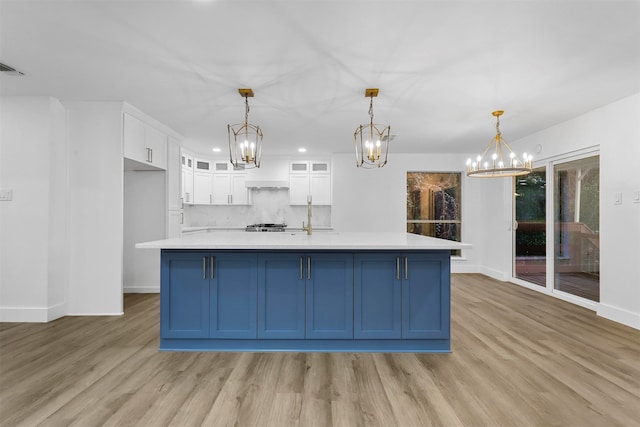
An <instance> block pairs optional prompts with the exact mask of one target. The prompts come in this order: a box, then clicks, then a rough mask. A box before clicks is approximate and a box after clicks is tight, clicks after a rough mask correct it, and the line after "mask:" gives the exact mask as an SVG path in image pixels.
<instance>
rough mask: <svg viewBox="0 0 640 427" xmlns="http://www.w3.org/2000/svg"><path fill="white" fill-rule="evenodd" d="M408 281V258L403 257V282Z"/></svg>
mask: <svg viewBox="0 0 640 427" xmlns="http://www.w3.org/2000/svg"><path fill="white" fill-rule="evenodd" d="M408 279H409V257H404V280H408Z"/></svg>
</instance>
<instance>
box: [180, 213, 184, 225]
mask: <svg viewBox="0 0 640 427" xmlns="http://www.w3.org/2000/svg"><path fill="white" fill-rule="evenodd" d="M182 224H184V212H180V225H182Z"/></svg>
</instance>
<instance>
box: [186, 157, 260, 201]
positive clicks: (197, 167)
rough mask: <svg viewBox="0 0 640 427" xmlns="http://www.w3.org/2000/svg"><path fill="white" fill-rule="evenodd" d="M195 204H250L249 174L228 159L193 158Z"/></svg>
mask: <svg viewBox="0 0 640 427" xmlns="http://www.w3.org/2000/svg"><path fill="white" fill-rule="evenodd" d="M193 167H194V171H193V204H196V205H249V204H251V202H250V198H249V190H248V189H247V187H246V185H245V182H246V179H247V174H246V173H245V172H244V171H243V170H234V168H233V166H232V165H231V164H230V163H229V162H228V161H212V160H206V159H198V158H196V159H194V160H193Z"/></svg>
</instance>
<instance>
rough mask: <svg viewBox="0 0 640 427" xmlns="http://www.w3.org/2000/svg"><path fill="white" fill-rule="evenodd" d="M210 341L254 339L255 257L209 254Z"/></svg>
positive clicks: (256, 261) (255, 305) (250, 255)
mask: <svg viewBox="0 0 640 427" xmlns="http://www.w3.org/2000/svg"><path fill="white" fill-rule="evenodd" d="M210 256H211V257H212V258H211V261H212V263H213V269H212V270H211V272H210V273H211V337H212V338H256V336H257V334H256V331H257V327H256V318H257V317H256V316H257V309H258V307H257V296H258V294H257V283H258V270H257V268H258V258H257V254H232V253H217V252H214V253H211V254H210Z"/></svg>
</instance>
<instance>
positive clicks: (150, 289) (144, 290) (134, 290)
mask: <svg viewBox="0 0 640 427" xmlns="http://www.w3.org/2000/svg"><path fill="white" fill-rule="evenodd" d="M123 292H124V293H125V294H158V293H160V286H125V287H124V288H123Z"/></svg>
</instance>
